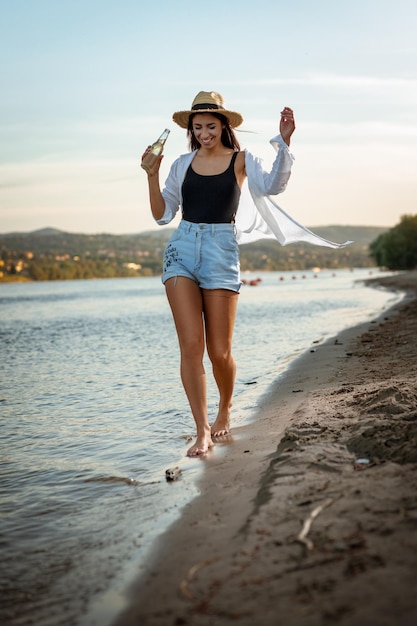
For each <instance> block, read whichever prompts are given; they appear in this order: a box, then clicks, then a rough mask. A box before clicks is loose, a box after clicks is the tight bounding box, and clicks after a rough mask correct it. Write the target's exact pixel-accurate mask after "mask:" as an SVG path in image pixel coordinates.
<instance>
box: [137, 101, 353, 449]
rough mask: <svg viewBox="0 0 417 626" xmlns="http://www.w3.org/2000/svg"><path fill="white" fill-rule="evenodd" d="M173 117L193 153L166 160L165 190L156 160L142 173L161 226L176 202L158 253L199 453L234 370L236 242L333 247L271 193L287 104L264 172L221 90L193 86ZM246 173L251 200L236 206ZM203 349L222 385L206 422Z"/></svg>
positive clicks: (220, 416) (225, 421)
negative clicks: (189, 99) (243, 142)
mask: <svg viewBox="0 0 417 626" xmlns="http://www.w3.org/2000/svg"><path fill="white" fill-rule="evenodd" d="M173 120H174V121H175V122H176V123H177V124H178V125H179V126H181V128H186V129H187V133H188V137H189V142H190V149H191V151H190V153H189V154H186V155H182V156H180V157H179V158H178V159H177V160H176V161H175V162H174V163H173V165H172V167H171V170H170V173H169V176H168V179H167V181H166V183H165V187H164V189H163V191H162V192H161V189H160V184H159V167H160V163H161V159H162V156H161V157H159V158H158V159H157V161H156V163H155V164H154V165H153V166H152V167H151V169H150V170H149V171H148V183H149V197H150V204H151V210H152V214H153V216H154V218H155V220H156V221H157V222H158V223H159V224H167V223H169V222H170V221H171V220H172V219H173V218H174V216H175V214H176V213H177V211H178V209H179V208H181V211H182V220H181V222H180V224H179V226H178V228H177V230H176V231H175V232H174V234H173V235H172V237H171V238H170V240H169V242H168V244H167V247H166V249H165V255H164V268H163V275H162V282H163V283H164V285H165V289H166V294H167V297H168V301H169V304H170V307H171V310H172V314H173V318H174V322H175V326H176V330H177V334H178V341H179V346H180V353H181V367H180V371H181V380H182V383H183V386H184V389H185V392H186V394H187V398H188V401H189V404H190V407H191V411H192V414H193V417H194V420H195V423H196V427H197V439H196V441H195V443H194V445H193V446H192V447H191V448H190V449H189V450H188V453H187V454H188V456H201V455H204V454H206V453H207V451H208V450H209V449H210V448H211V447H212V446H213V439H214V440H215V439H216V437H219V436H223V435H227V434H228V433H229V432H230V410H231V406H232V395H233V388H234V381H235V375H236V364H235V361H234V358H233V355H232V336H233V328H234V323H235V316H236V307H237V298H238V293H239V289H240V286H241V281H240V266H239V249H238V243H245V242H248V241H255V240H256V239H259V238H261V237H274V238H276V239H277V240H278V241H279V242H280V243H282V244H285V243H289V242H292V241H310V242H311V243H315V244H318V245H327V246H331V247H339V244H333V243H332V242H328V241H326V240H323V239H321V238H320V237H318V236H317V235H314V234H313V233H312V232H311V231H309V230H308V229H305V228H304V227H303V226H301V225H300V224H298V223H297V222H295V221H294V220H293V219H292V218H291V217H289V216H288V215H287V214H285V213H284V212H283V211H282V210H281V209H280V208H279V207H278V206H277V205H276V204H275V203H274V202H273V200H272V199H271V198H270V196H271V195H276V194H278V193H281V192H282V191H284V190H285V188H286V185H287V182H288V179H289V177H290V172H291V165H292V162H293V157H292V155H291V153H290V151H289V145H290V140H291V136H292V134H293V132H294V130H295V123H294V115H293V111H292V110H291V109H290V108H288V107H285V108H284V109H283V111H282V112H281V119H280V124H279V130H280V134H279V135H278V136H277V137H275V138H274V139H273V140H271V143H272V145H273V146H274V148H275V149H276V150H277V157H276V159H275V162H274V164H273V166H272V169H271V172H269V173H266V172H264V170H263V169H262V166H261V163H260V161H259V159H256V158H255V157H253V156H252V155H251V154H250V153H249V152H247V151H243V152H242V151H241V150H240V146H239V143H238V141H237V139H236V136H235V134H234V132H233V129H234V128H236V127H237V126H239V125H240V124H241V123H242V122H243V118H242V116H241V114H240V113H237V112H235V111H229V110H227V109H226V108H225V107H224V102H223V98H222V96H221V95H220V94H218V93H216V92H204V91H202V92H200V93H199V94H197V96H196V97H195V99H194V101H193V104H192V106H191V109H190V110H186V111H178V112H176V113H174V115H173ZM148 151H149V148H148V149H147V150H146V151H145V153H144V155H143V157H144V156H145V155H146V154H147V152H148ZM143 157H142V158H143ZM246 178H248V186H249V190H250V192H251V195H252V198H253V206H252V205H249V206H246V205H245V207H243V206H242V207H241V208H239V200H240V193H241V188H242V185H243V182H244V180H245V179H246ZM341 245H346V244H341ZM205 347H206V348H207V354H208V356H209V359H210V362H211V364H212V368H213V375H214V379H215V381H216V383H217V387H218V391H219V408H218V413H217V416H216V418H215V420H214V422H213V423H212V425H211V426H210V424H209V418H208V412H207V395H206V375H205V371H204V366H203V355H204V351H205Z"/></svg>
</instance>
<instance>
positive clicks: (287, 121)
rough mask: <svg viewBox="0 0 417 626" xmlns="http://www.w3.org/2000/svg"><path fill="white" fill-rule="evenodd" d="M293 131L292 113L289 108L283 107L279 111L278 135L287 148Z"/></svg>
mask: <svg viewBox="0 0 417 626" xmlns="http://www.w3.org/2000/svg"><path fill="white" fill-rule="evenodd" d="M294 131H295V121H294V112H293V110H292V109H290V107H284V108H283V110H282V111H281V121H280V124H279V133H280V135H281V137H282V138H283V140H284V141H285V143H286V144H287V146H289V145H290V142H291V135H292V134H293V132H294Z"/></svg>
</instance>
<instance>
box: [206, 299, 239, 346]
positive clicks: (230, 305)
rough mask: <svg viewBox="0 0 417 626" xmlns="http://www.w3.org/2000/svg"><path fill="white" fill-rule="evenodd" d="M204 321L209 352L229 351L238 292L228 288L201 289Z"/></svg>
mask: <svg viewBox="0 0 417 626" xmlns="http://www.w3.org/2000/svg"><path fill="white" fill-rule="evenodd" d="M202 295H203V307H204V322H205V328H206V341H207V349H208V351H209V354H210V353H217V354H222V355H224V354H226V353H227V352H230V351H231V346H232V339H233V330H234V326H235V319H236V309H237V302H238V297H239V294H238V293H237V292H235V291H231V290H228V289H203V290H202Z"/></svg>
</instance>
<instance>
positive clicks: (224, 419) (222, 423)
mask: <svg viewBox="0 0 417 626" xmlns="http://www.w3.org/2000/svg"><path fill="white" fill-rule="evenodd" d="M225 435H230V411H227V412H226V413H224V414H221V413H220V412H219V414H218V416H217V417H216V421H215V422H214V424H213V425H212V427H211V436H212V437H224V436H225Z"/></svg>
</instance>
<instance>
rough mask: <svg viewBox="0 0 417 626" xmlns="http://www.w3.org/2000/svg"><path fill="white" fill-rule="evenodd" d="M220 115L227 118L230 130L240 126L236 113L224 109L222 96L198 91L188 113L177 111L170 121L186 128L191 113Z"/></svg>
mask: <svg viewBox="0 0 417 626" xmlns="http://www.w3.org/2000/svg"><path fill="white" fill-rule="evenodd" d="M216 111H217V112H218V113H221V114H222V115H224V116H225V117H226V118H227V121H228V122H229V124H230V126H231V128H236V127H237V126H240V124H241V123H242V122H243V117H242V116H241V114H240V113H236V111H228V110H227V109H225V108H224V100H223V96H221V95H220V94H219V93H217V92H216V91H200V92H199V93H198V94H197V95H196V97H195V98H194V100H193V103H192V105H191V110H190V111H177V112H176V113H174V115H173V116H172V119H173V120H174V122H175V123H176V124H178V126H181V128H188V120H189V119H190V115H191V114H192V113H214V112H216Z"/></svg>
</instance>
